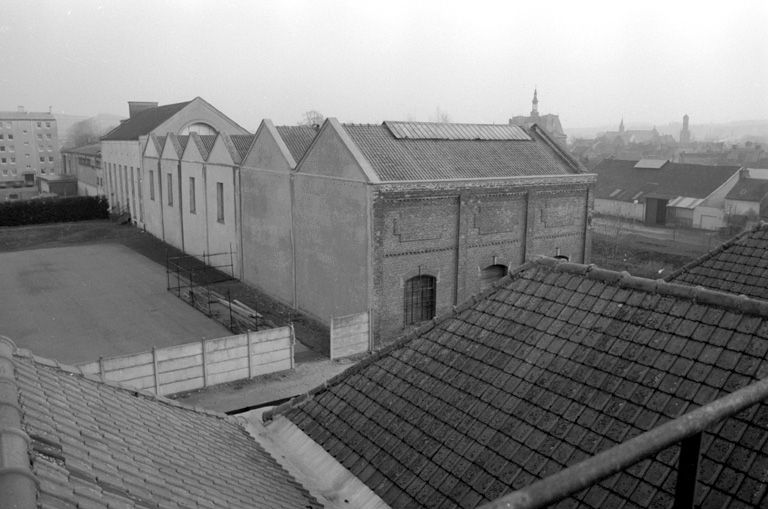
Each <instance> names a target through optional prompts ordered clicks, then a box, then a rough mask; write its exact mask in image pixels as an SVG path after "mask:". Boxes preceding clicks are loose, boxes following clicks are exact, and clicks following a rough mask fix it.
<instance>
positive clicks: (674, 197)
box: [594, 159, 739, 230]
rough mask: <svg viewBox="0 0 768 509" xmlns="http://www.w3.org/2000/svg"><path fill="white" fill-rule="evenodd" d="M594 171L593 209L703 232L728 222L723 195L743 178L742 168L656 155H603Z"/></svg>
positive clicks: (648, 223)
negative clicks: (633, 157)
mask: <svg viewBox="0 0 768 509" xmlns="http://www.w3.org/2000/svg"><path fill="white" fill-rule="evenodd" d="M594 172H595V173H597V175H598V178H597V188H596V191H595V213H597V214H603V215H606V216H612V217H615V218H621V219H624V220H627V221H637V222H643V223H645V224H647V225H649V226H664V225H670V226H682V227H687V228H702V229H705V230H717V229H719V228H722V227H723V226H724V225H725V224H726V223H725V213H726V208H725V198H726V196H727V194H728V192H729V191H730V190H731V189H732V188H733V186H735V185H736V183H737V182H738V180H739V167H738V166H707V165H698V164H681V163H673V162H670V161H668V160H658V159H641V160H639V161H638V160H631V161H628V160H622V159H604V160H603V161H601V162H600V164H598V165H597V166H595V168H594Z"/></svg>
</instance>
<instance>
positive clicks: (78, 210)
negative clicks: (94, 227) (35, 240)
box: [0, 196, 109, 226]
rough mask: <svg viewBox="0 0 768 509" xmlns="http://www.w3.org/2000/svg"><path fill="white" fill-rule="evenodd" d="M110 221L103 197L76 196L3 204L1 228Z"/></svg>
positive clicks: (0, 208) (0, 206) (0, 211)
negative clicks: (94, 220) (107, 219)
mask: <svg viewBox="0 0 768 509" xmlns="http://www.w3.org/2000/svg"><path fill="white" fill-rule="evenodd" d="M108 217H109V212H108V204H107V199H106V198H104V197H103V196H73V197H70V198H44V199H39V200H37V199H36V200H24V201H12V202H5V203H0V226H21V225H26V224H40V223H63V222H69V221H87V220H89V219H106V218H108Z"/></svg>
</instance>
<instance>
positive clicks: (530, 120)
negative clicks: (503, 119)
mask: <svg viewBox="0 0 768 509" xmlns="http://www.w3.org/2000/svg"><path fill="white" fill-rule="evenodd" d="M509 123H510V124H513V125H520V126H523V127H531V126H532V125H534V124H535V125H538V126H539V127H542V128H544V130H545V131H547V133H548V134H549V135H550V136H551V137H552V138H553V139H554V140H555V141H557V142H558V143H559V144H560V145H562V146H563V147H565V146H566V144H567V142H568V136H567V135H566V134H565V131H563V126H562V124H560V116H559V115H553V114H551V113H547V114H545V115H540V114H539V97H538V91H537V90H536V89H534V90H533V100H532V101H531V114H530V115H527V116H526V115H518V116H515V117H512V118H511V119H509Z"/></svg>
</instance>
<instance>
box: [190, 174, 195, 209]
mask: <svg viewBox="0 0 768 509" xmlns="http://www.w3.org/2000/svg"><path fill="white" fill-rule="evenodd" d="M189 213H190V214H194V213H195V177H189Z"/></svg>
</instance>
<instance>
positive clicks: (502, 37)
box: [0, 0, 768, 130]
mask: <svg viewBox="0 0 768 509" xmlns="http://www.w3.org/2000/svg"><path fill="white" fill-rule="evenodd" d="M3 10H4V16H3V20H0V47H2V48H3V51H2V52H1V53H0V68H2V69H4V70H5V72H3V73H2V74H1V75H0V90H2V94H0V110H14V109H16V107H17V105H23V106H25V107H26V108H27V110H31V111H48V108H49V107H52V110H53V112H54V113H64V114H72V115H84V116H90V115H96V114H98V113H109V114H118V115H124V116H126V115H127V101H130V100H143V101H159V102H160V103H161V104H167V103H174V102H181V101H188V100H190V99H192V98H194V97H196V96H200V97H203V98H204V99H206V100H207V101H209V102H210V103H211V104H213V105H214V106H216V107H217V108H219V109H220V110H221V111H222V112H223V113H225V114H226V115H228V116H230V117H231V118H232V119H233V120H235V121H237V122H238V123H240V124H242V125H243V126H244V127H246V128H248V129H250V130H253V129H255V128H256V127H257V126H258V123H259V121H260V120H261V119H262V118H271V119H273V120H274V121H275V122H276V123H278V124H292V123H297V122H299V121H301V120H302V117H303V114H304V112H306V111H308V110H317V111H319V112H321V113H322V114H324V115H326V116H333V117H337V118H339V119H340V120H341V121H342V122H359V123H378V122H381V121H382V120H385V119H401V120H408V119H411V120H433V119H435V118H436V116H437V113H438V111H439V112H443V113H445V114H447V115H448V117H449V118H450V120H452V121H455V122H482V123H504V122H506V121H507V120H508V119H509V118H510V117H512V116H514V115H525V114H528V113H529V112H530V109H531V98H532V94H533V90H534V88H537V89H538V92H539V101H540V102H539V111H540V112H541V113H554V114H558V115H560V118H561V121H562V123H563V125H564V127H565V128H566V130H567V129H569V128H582V127H598V126H603V125H610V124H613V123H616V124H618V121H619V120H620V119H621V118H622V117H623V118H624V119H625V121H626V122H627V123H628V124H656V123H659V124H660V123H668V122H674V121H676V119H681V118H682V116H683V114H685V113H687V114H689V115H691V122H692V124H698V123H720V122H729V121H738V120H763V119H768V94H766V90H768V66H766V65H765V64H766V63H768V36H766V32H765V30H764V28H763V27H764V25H765V23H766V22H767V21H768V4H766V3H765V2H762V1H759V0H754V1H752V0H744V1H737V2H733V3H730V4H728V5H723V4H722V3H719V2H713V1H705V2H688V1H684V2H673V3H670V2H660V1H650V2H643V3H642V4H632V5H624V4H621V5H616V4H615V3H609V2H578V3H573V2H555V3H554V4H551V3H548V4H547V5H546V6H542V5H541V4H530V3H510V2H495V1H494V2H491V1H485V2H482V1H481V2H478V3H473V4H472V5H471V6H470V5H469V4H467V3H466V2H452V1H449V2H437V1H424V2H405V1H387V2H345V1H320V2H310V1H288V2H282V1H273V0H269V1H267V0H265V1H259V2H246V1H228V2H222V3H217V4H211V3H210V2H202V1H198V0H192V1H187V2H177V1H159V2H151V1H148V0H138V1H134V0H132V1H130V2H128V1H113V2H106V1H97V0H70V1H65V2H57V1H53V0H45V1H41V2H34V3H29V2H24V1H21V0H10V1H8V2H4V5H3ZM9 71H10V72H9Z"/></svg>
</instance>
